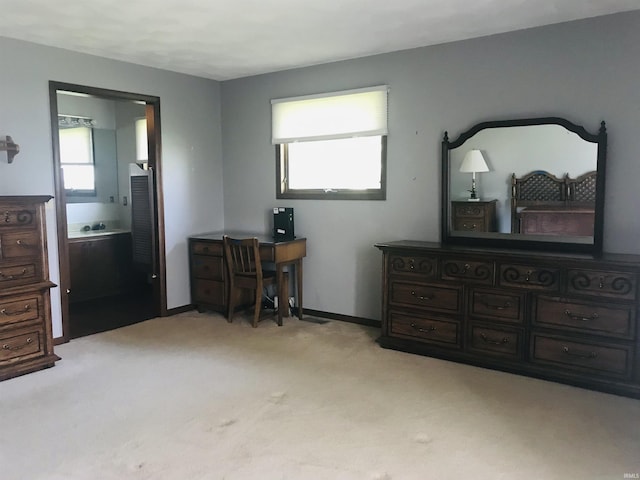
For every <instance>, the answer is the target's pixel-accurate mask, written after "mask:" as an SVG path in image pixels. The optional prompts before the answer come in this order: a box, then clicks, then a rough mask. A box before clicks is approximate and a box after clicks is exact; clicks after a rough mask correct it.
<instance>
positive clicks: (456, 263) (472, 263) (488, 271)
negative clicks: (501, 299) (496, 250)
mask: <svg viewBox="0 0 640 480" xmlns="http://www.w3.org/2000/svg"><path fill="white" fill-rule="evenodd" d="M493 277H494V267H493V262H483V261H478V260H469V259H464V258H461V259H458V258H445V259H443V260H442V273H441V278H442V279H443V280H455V281H459V280H463V281H466V282H470V283H481V284H484V285H492V284H493Z"/></svg>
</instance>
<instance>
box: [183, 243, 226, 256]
mask: <svg viewBox="0 0 640 480" xmlns="http://www.w3.org/2000/svg"><path fill="white" fill-rule="evenodd" d="M191 253H193V254H195V255H214V256H218V257H224V247H223V245H222V243H221V242H191Z"/></svg>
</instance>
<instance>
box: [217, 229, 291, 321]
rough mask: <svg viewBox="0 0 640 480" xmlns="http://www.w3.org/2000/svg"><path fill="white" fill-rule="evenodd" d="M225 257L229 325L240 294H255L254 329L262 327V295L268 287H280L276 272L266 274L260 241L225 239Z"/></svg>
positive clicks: (279, 314)
mask: <svg viewBox="0 0 640 480" xmlns="http://www.w3.org/2000/svg"><path fill="white" fill-rule="evenodd" d="M222 240H223V244H224V253H225V258H226V260H227V271H228V273H229V298H228V302H227V306H228V311H227V321H229V322H231V321H232V320H233V314H234V313H235V312H234V310H235V307H236V305H235V303H236V299H237V298H238V291H237V290H243V289H244V290H247V289H248V290H254V291H255V307H254V313H253V322H252V325H253V327H254V328H255V327H257V326H258V321H259V319H260V312H261V310H262V291H263V289H264V288H265V287H266V286H268V285H275V284H277V278H276V272H271V271H263V270H262V263H261V261H260V247H259V243H258V239H257V238H244V239H238V238H231V237H229V236H227V235H225V236H224V237H223V239H222ZM278 325H282V313H281V309H278Z"/></svg>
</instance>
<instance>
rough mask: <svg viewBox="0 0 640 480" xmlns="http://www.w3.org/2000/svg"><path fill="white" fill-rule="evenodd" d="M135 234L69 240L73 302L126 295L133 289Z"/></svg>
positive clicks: (70, 298) (70, 297) (116, 234)
mask: <svg viewBox="0 0 640 480" xmlns="http://www.w3.org/2000/svg"><path fill="white" fill-rule="evenodd" d="M131 256H132V253H131V234H130V233H114V234H108V235H95V236H91V237H83V238H72V239H69V268H70V272H71V293H70V295H69V301H70V302H72V303H73V302H81V301H85V300H91V299H95V298H101V297H108V296H112V295H117V294H119V293H124V292H126V291H128V290H130V288H131V282H132V280H133V270H132V263H131V258H132V257H131Z"/></svg>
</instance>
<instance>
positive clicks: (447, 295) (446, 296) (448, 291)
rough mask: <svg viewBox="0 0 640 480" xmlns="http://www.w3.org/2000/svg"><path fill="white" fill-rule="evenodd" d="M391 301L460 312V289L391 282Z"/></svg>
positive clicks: (430, 308)
mask: <svg viewBox="0 0 640 480" xmlns="http://www.w3.org/2000/svg"><path fill="white" fill-rule="evenodd" d="M390 296H391V303H393V304H397V305H406V306H411V307H421V308H426V309H429V310H437V311H442V312H447V313H458V312H460V305H461V297H462V294H461V289H460V288H459V287H453V286H452V287H441V286H431V285H422V284H417V283H405V282H399V281H392V282H391V295H390Z"/></svg>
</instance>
